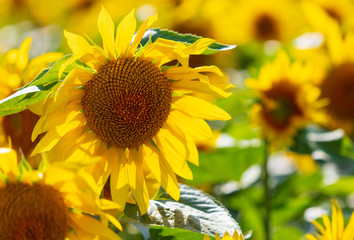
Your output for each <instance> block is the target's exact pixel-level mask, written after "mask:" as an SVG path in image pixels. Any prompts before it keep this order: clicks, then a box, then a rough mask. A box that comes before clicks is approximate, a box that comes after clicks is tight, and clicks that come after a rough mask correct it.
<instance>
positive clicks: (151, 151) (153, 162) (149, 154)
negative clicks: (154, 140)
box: [144, 143, 161, 183]
mask: <svg viewBox="0 0 354 240" xmlns="http://www.w3.org/2000/svg"><path fill="white" fill-rule="evenodd" d="M144 150H145V159H146V160H145V163H146V165H147V166H148V168H149V170H150V171H151V172H152V174H153V175H154V176H155V178H156V179H157V181H158V182H159V183H161V169H160V160H159V155H158V153H157V152H156V151H158V150H157V148H156V147H155V146H153V145H152V144H151V143H148V144H146V146H144Z"/></svg>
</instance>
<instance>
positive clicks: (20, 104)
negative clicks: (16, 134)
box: [0, 55, 86, 116]
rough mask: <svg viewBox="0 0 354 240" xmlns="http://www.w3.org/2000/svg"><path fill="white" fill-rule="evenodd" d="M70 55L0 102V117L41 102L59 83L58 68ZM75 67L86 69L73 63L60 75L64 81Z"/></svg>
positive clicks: (77, 63)
mask: <svg viewBox="0 0 354 240" xmlns="http://www.w3.org/2000/svg"><path fill="white" fill-rule="evenodd" d="M70 57H71V55H66V56H64V57H63V58H61V59H59V60H58V61H56V62H55V63H54V65H53V66H52V67H50V68H47V69H45V70H43V71H42V72H41V73H39V74H38V75H37V77H36V78H35V79H33V80H32V81H31V82H30V83H28V84H26V85H25V86H23V87H22V88H19V89H18V91H17V92H15V93H14V94H12V95H10V96H9V97H7V98H5V99H3V100H1V101H0V116H6V115H9V114H14V113H18V112H21V111H23V110H25V109H27V108H28V107H29V106H30V105H32V104H35V103H37V102H40V101H42V100H43V99H45V98H46V96H47V95H48V94H49V93H50V91H51V90H52V89H53V88H54V87H55V86H56V85H57V83H59V82H60V80H59V79H58V71H59V68H60V66H61V65H62V64H63V63H64V62H65V61H67V60H68V59H69V58H70ZM77 65H80V67H86V66H84V65H83V64H82V63H79V62H75V63H73V64H71V65H69V66H68V67H67V68H66V70H65V72H64V73H63V74H62V79H64V78H65V77H66V76H67V75H68V73H69V72H70V71H71V70H72V69H73V68H74V67H75V66H77Z"/></svg>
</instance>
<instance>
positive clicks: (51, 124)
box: [32, 8, 230, 214]
mask: <svg viewBox="0 0 354 240" xmlns="http://www.w3.org/2000/svg"><path fill="white" fill-rule="evenodd" d="M155 20H156V16H153V17H150V18H148V19H147V20H146V21H145V22H144V23H143V24H142V26H141V27H140V28H139V29H138V31H137V33H136V34H135V35H134V32H135V26H136V20H135V17H134V12H133V11H132V12H130V13H129V14H128V15H127V16H126V17H125V18H124V19H123V20H122V21H121V23H120V24H119V25H118V28H117V32H116V38H115V40H114V32H115V31H114V24H113V21H112V19H111V17H110V15H109V14H108V13H107V11H106V10H105V9H104V8H102V10H101V13H100V15H99V19H98V28H99V31H100V34H101V36H102V40H103V49H101V48H100V47H98V46H97V45H94V46H92V45H90V44H89V43H88V42H87V41H86V40H85V39H84V38H83V37H81V36H78V35H75V34H72V33H69V32H65V37H66V38H67V40H68V44H69V47H70V48H71V50H72V52H73V56H72V58H71V59H69V61H68V62H66V63H65V64H63V66H62V67H61V70H60V72H63V71H64V69H65V68H66V66H67V65H69V64H70V63H71V62H73V61H75V60H80V61H83V62H84V63H86V64H87V65H88V66H90V67H91V70H90V71H86V70H83V69H79V68H77V69H74V70H72V71H71V72H70V73H69V75H68V76H67V77H66V78H65V80H64V81H63V83H62V84H61V85H60V86H58V88H57V89H55V90H54V91H53V95H52V98H51V97H49V98H48V99H47V101H46V102H45V103H44V108H43V115H42V116H41V118H40V120H39V121H38V123H37V125H36V127H35V129H34V131H33V135H32V137H33V139H35V138H36V137H37V136H38V134H40V133H42V132H47V133H46V135H45V136H44V137H43V138H42V139H41V141H40V142H39V143H38V145H37V147H36V148H35V149H34V152H33V155H35V154H37V153H40V152H48V159H50V160H66V161H82V162H86V163H88V162H91V163H92V161H98V162H96V163H95V164H93V165H91V167H89V169H88V170H89V171H90V172H91V173H92V174H93V175H94V176H95V177H96V179H97V181H98V184H99V186H102V187H103V185H104V184H105V182H106V181H107V178H108V176H109V175H111V176H110V186H111V194H112V198H113V200H114V201H115V202H117V203H119V204H120V206H121V210H123V209H124V207H125V203H126V201H130V202H133V199H130V196H131V195H130V193H131V194H132V195H133V197H134V200H135V201H136V202H137V203H138V205H139V208H140V210H141V212H142V213H143V214H144V213H145V212H146V211H147V206H148V204H149V198H150V197H151V196H153V195H154V194H155V191H156V189H157V188H156V187H155V185H156V184H150V183H151V182H153V181H146V176H147V175H149V176H151V175H153V176H154V178H155V180H156V181H157V182H158V184H159V185H161V186H162V187H163V188H164V189H165V190H166V191H167V192H168V193H169V194H170V195H171V196H172V197H173V198H175V199H178V198H179V188H178V183H177V179H176V174H178V175H179V176H181V177H183V178H186V179H192V172H191V170H190V168H189V166H188V164H187V161H186V160H188V161H189V162H191V163H193V164H196V165H198V152H197V149H196V147H195V144H194V140H195V139H203V138H212V133H211V130H210V128H209V126H208V124H207V123H206V122H205V121H204V119H207V120H227V119H230V116H229V115H228V114H227V113H226V112H225V111H223V110H221V109H220V108H218V107H216V106H214V105H212V104H210V103H209V102H207V101H205V100H202V99H200V98H197V97H195V96H192V94H193V93H195V92H197V93H198V92H200V93H204V94H210V95H214V96H218V97H227V96H229V95H230V94H229V93H226V92H225V91H223V90H221V89H220V88H218V87H216V86H214V85H213V84H212V83H213V82H218V81H216V80H214V79H218V78H221V77H222V73H221V71H220V70H219V69H218V68H217V67H215V66H205V67H199V68H191V67H189V66H188V59H189V55H191V54H201V53H202V52H204V51H205V50H206V48H207V47H208V46H209V45H210V44H211V43H213V42H214V40H212V39H206V38H202V39H200V40H198V41H197V42H195V43H194V44H192V45H190V46H188V47H187V46H185V45H184V44H182V43H179V42H174V41H170V40H165V39H157V40H156V42H154V43H148V44H147V45H145V46H139V44H140V41H141V39H142V37H143V35H144V34H145V32H146V30H147V28H148V27H149V26H150V25H151V24H152V23H153V22H154V21H155ZM132 39H133V40H132ZM174 60H178V62H179V63H180V64H181V66H166V65H165V64H166V63H169V62H171V61H174ZM206 74H209V75H206ZM156 181H155V182H156ZM152 185H154V187H153V188H152Z"/></svg>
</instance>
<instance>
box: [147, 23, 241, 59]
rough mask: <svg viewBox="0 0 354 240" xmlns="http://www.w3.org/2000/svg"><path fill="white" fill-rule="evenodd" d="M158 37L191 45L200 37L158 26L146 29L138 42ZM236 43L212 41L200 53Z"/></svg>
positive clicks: (214, 50)
mask: <svg viewBox="0 0 354 240" xmlns="http://www.w3.org/2000/svg"><path fill="white" fill-rule="evenodd" d="M158 38H163V39H167V40H173V41H176V42H181V43H184V44H186V45H191V44H193V43H195V42H196V41H197V40H198V39H201V38H202V37H199V36H196V35H193V34H181V33H178V32H175V31H172V30H167V29H159V28H152V29H148V30H147V31H146V32H145V35H144V37H143V38H142V39H141V42H140V44H141V45H142V46H144V45H145V44H147V43H148V42H149V40H150V39H151V41H152V42H155V41H156V40H157V39H158ZM235 47H236V45H226V44H221V43H212V44H211V45H210V46H209V47H208V48H207V49H206V50H205V51H204V52H203V53H202V54H204V55H210V54H214V53H217V52H220V51H226V50H231V49H233V48H235Z"/></svg>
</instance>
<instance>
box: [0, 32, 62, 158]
mask: <svg viewBox="0 0 354 240" xmlns="http://www.w3.org/2000/svg"><path fill="white" fill-rule="evenodd" d="M30 45H31V38H26V39H25V40H24V41H23V42H22V44H21V46H20V47H19V48H18V49H12V50H10V51H9V52H8V53H7V54H6V56H5V61H4V63H3V64H2V65H1V66H0V75H1V79H0V88H1V92H0V99H4V98H6V97H8V96H9V95H11V94H12V93H14V92H15V90H16V89H18V88H20V87H21V86H23V85H24V84H26V83H28V82H30V81H31V80H33V79H34V78H35V77H36V75H38V74H39V73H40V72H41V71H42V70H44V69H45V68H47V67H48V66H49V64H50V63H52V62H54V61H56V60H58V59H59V58H61V57H62V56H63V54H62V53H46V54H43V55H41V56H39V57H36V58H34V59H32V60H31V61H29V56H28V51H29V49H30ZM38 119H39V117H38V116H37V115H35V114H33V113H32V112H30V111H29V110H25V111H23V112H20V113H17V114H12V115H8V116H6V117H1V118H0V146H7V144H8V138H10V139H11V144H12V147H13V148H14V149H15V150H16V151H17V152H22V153H23V154H24V155H25V156H26V157H28V156H29V154H30V153H31V152H32V150H33V149H34V146H35V144H36V143H33V142H32V141H31V134H32V130H33V128H34V126H35V124H36V122H37V121H38ZM29 160H32V159H29Z"/></svg>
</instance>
